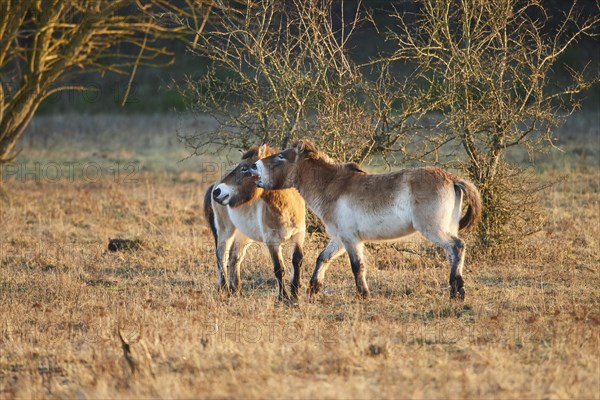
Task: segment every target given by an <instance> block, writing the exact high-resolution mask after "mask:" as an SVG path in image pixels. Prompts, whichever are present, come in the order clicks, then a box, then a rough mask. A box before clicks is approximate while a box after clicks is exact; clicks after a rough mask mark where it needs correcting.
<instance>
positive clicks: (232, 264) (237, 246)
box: [228, 237, 248, 294]
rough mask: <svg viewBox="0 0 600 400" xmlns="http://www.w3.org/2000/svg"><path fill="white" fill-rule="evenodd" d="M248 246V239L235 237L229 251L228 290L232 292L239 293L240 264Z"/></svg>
mask: <svg viewBox="0 0 600 400" xmlns="http://www.w3.org/2000/svg"><path fill="white" fill-rule="evenodd" d="M247 248H248V240H247V239H245V238H241V237H236V239H235V242H234V244H233V247H232V249H231V252H230V254H231V255H230V257H229V264H228V275H229V290H230V291H231V292H232V293H235V294H239V293H240V288H241V279H240V265H241V263H242V260H243V259H244V255H245V254H246V249H247Z"/></svg>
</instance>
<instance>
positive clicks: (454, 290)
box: [446, 236, 465, 300]
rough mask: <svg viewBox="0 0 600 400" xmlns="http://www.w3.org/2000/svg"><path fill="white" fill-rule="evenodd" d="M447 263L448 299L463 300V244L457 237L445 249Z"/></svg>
mask: <svg viewBox="0 0 600 400" xmlns="http://www.w3.org/2000/svg"><path fill="white" fill-rule="evenodd" d="M446 252H447V254H448V261H449V262H450V298H455V297H456V295H458V296H459V298H460V299H461V300H464V298H465V288H464V281H463V277H462V270H463V266H464V264H465V242H463V241H462V240H461V239H459V238H458V237H456V236H455V237H453V238H452V243H451V244H450V245H448V248H447V249H446Z"/></svg>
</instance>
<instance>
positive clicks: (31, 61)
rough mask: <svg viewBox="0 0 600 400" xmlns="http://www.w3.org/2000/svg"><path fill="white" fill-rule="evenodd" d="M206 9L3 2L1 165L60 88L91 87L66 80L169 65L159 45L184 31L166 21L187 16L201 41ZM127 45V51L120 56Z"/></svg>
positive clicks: (91, 0)
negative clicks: (51, 96) (94, 74)
mask: <svg viewBox="0 0 600 400" xmlns="http://www.w3.org/2000/svg"><path fill="white" fill-rule="evenodd" d="M203 3H204V4H205V7H204V8H203V7H202V4H203ZM206 3H208V2H203V1H202V0H182V1H179V2H170V1H166V0H139V1H134V0H82V1H62V0H46V1H41V0H39V1H33V0H31V1H12V0H3V1H2V2H1V3H0V163H3V162H7V161H9V160H11V158H12V157H14V149H15V145H16V143H17V140H18V139H19V137H20V136H21V134H22V133H23V131H24V129H25V128H26V127H27V125H28V124H29V122H30V121H31V118H32V117H33V116H34V114H35V112H36V110H37V109H38V107H39V105H40V104H41V103H42V101H43V100H44V99H46V98H47V97H48V96H50V95H52V94H53V93H56V92H60V91H63V90H87V89H89V88H88V87H85V86H72V85H69V84H66V83H65V82H67V80H66V79H65V78H66V77H69V76H70V77H72V76H73V75H78V74H87V73H90V72H100V73H105V72H108V71H111V72H115V73H119V74H130V76H131V79H133V76H134V75H135V71H136V69H137V67H138V66H139V65H149V66H164V65H169V64H170V63H172V62H173V54H172V53H171V52H169V51H168V50H167V49H165V48H164V47H161V46H159V45H158V44H157V40H159V39H161V38H168V37H174V35H179V34H182V33H183V32H184V29H183V28H182V27H181V25H180V24H177V23H173V22H172V21H173V19H174V18H169V16H173V17H176V18H181V17H182V16H186V17H187V20H188V21H193V24H192V26H193V27H194V29H195V33H196V35H199V34H200V32H201V29H202V27H203V26H204V22H205V21H206V18H207V16H208V10H209V6H208V5H207V4H206ZM177 4H179V5H180V6H177ZM128 46H129V48H130V50H129V51H127V50H125V48H126V47H128ZM130 86H131V81H130ZM125 96H127V93H126V94H125Z"/></svg>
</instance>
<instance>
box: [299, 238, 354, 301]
mask: <svg viewBox="0 0 600 400" xmlns="http://www.w3.org/2000/svg"><path fill="white" fill-rule="evenodd" d="M345 250H346V249H345V248H344V246H342V244H341V243H340V242H338V241H337V240H336V239H332V240H331V241H330V242H329V243H328V244H327V246H326V247H325V249H323V251H322V252H321V253H320V254H319V257H317V264H316V265H315V270H314V271H313V274H312V277H311V279H310V287H309V289H308V294H309V296H311V297H312V296H314V295H316V294H317V293H319V290H321V286H322V285H323V278H324V277H325V272H326V271H327V268H329V264H330V263H331V262H332V261H333V260H334V259H336V258H337V257H339V256H341V255H342V254H343V253H344V251H345Z"/></svg>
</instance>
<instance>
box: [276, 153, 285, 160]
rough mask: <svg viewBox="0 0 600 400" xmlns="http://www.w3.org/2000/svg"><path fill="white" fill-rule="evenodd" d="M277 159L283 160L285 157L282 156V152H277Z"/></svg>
mask: <svg viewBox="0 0 600 400" xmlns="http://www.w3.org/2000/svg"><path fill="white" fill-rule="evenodd" d="M277 159H278V160H279V161H283V160H285V157H284V156H283V153H279V154H278V155H277Z"/></svg>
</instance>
